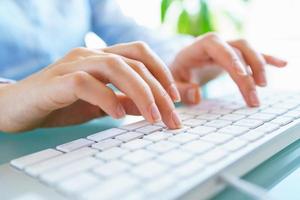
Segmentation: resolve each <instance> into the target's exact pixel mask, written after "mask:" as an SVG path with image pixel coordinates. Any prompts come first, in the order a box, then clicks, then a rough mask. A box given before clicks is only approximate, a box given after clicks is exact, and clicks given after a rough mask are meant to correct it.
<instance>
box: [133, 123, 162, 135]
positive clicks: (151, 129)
mask: <svg viewBox="0 0 300 200" xmlns="http://www.w3.org/2000/svg"><path fill="white" fill-rule="evenodd" d="M162 129H163V127H161V126H154V125H147V126H143V127H141V128H139V129H136V131H137V132H141V133H144V134H150V133H153V132H155V131H160V130H162Z"/></svg>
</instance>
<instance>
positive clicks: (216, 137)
mask: <svg viewBox="0 0 300 200" xmlns="http://www.w3.org/2000/svg"><path fill="white" fill-rule="evenodd" d="M231 138H232V136H231V135H227V134H222V133H211V134H208V135H205V136H203V137H201V138H200V140H204V141H207V142H211V143H214V144H222V143H225V142H227V141H228V140H230V139H231Z"/></svg>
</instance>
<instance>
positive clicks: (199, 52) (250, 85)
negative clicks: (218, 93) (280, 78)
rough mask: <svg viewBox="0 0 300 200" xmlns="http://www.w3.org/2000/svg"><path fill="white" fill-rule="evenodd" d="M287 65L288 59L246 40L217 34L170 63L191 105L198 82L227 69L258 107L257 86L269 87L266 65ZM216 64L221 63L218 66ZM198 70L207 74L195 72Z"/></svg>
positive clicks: (195, 100)
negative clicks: (223, 38)
mask: <svg viewBox="0 0 300 200" xmlns="http://www.w3.org/2000/svg"><path fill="white" fill-rule="evenodd" d="M266 64H270V65H273V66H276V67H284V66H285V65H286V61H283V60H281V59H279V58H276V57H273V56H270V55H266V54H261V53H258V52H257V51H255V50H254V49H253V48H252V47H251V45H250V44H249V43H248V42H247V41H245V40H234V41H229V42H225V41H223V40H222V39H220V37H219V36H218V35H216V34H215V33H209V34H206V35H204V36H202V37H199V38H197V39H196V40H195V42H194V43H192V44H191V45H189V46H187V47H185V48H184V49H183V50H181V51H180V52H179V54H178V55H177V56H176V58H175V59H174V62H173V63H172V64H171V71H172V74H173V76H174V78H175V80H177V82H178V84H177V86H178V89H179V91H180V93H181V96H182V101H183V102H185V103H188V104H194V103H198V102H199V99H200V97H199V92H198V91H199V90H198V85H197V84H195V83H192V82H193V81H195V80H194V79H195V77H193V75H195V74H196V75H197V77H196V79H197V80H196V81H197V82H198V83H200V85H201V84H204V83H206V82H207V81H209V80H211V79H212V78H214V77H216V76H217V75H218V74H220V73H221V72H222V70H221V69H223V70H225V71H227V72H228V73H229V75H230V76H231V78H232V79H233V80H234V82H235V83H236V84H237V86H238V88H239V90H240V91H241V93H242V95H243V97H244V99H245V101H246V103H247V104H248V105H249V106H253V107H255V106H259V103H260V102H259V99H258V97H257V93H256V85H257V86H261V87H263V86H266V85H267V80H266V74H265V65H266ZM214 66H218V67H219V68H218V69H217V68H216V67H214ZM197 70H199V71H200V72H201V73H202V74H205V77H204V76H203V75H202V76H199V74H201V73H200V72H199V73H196V72H197Z"/></svg>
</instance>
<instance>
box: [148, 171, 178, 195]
mask: <svg viewBox="0 0 300 200" xmlns="http://www.w3.org/2000/svg"><path fill="white" fill-rule="evenodd" d="M176 181H177V180H176V179H175V177H174V176H171V175H164V176H162V177H158V178H156V179H154V180H152V181H151V182H149V183H148V184H147V185H146V186H145V190H146V193H150V194H159V193H160V192H163V191H165V190H167V189H168V188H170V187H172V186H174V183H176Z"/></svg>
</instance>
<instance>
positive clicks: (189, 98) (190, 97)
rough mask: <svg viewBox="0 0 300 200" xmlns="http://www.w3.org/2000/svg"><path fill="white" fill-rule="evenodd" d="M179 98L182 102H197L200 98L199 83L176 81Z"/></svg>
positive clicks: (189, 103)
mask: <svg viewBox="0 0 300 200" xmlns="http://www.w3.org/2000/svg"><path fill="white" fill-rule="evenodd" d="M176 85H177V88H178V90H179V93H180V96H181V100H182V102H183V103H184V104H188V105H193V104H198V103H199V102H200V99H201V95H200V89H199V85H198V84H196V83H186V82H176Z"/></svg>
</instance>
